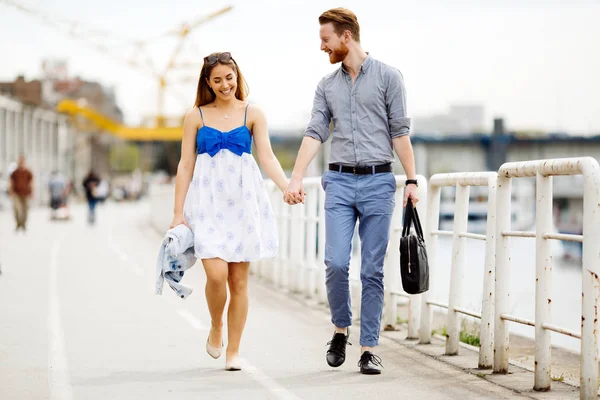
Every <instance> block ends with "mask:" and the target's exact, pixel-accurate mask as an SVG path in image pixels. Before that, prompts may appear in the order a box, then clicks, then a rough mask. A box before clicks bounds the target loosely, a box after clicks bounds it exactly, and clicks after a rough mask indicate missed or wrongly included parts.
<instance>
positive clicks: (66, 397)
mask: <svg viewBox="0 0 600 400" xmlns="http://www.w3.org/2000/svg"><path fill="white" fill-rule="evenodd" d="M64 238H65V234H63V235H62V236H60V237H59V238H58V239H56V240H55V241H54V243H53V245H52V253H51V255H50V266H49V271H48V276H49V283H48V386H49V388H50V400H71V399H73V389H72V388H71V379H70V377H69V365H68V362H67V354H66V349H65V334H64V331H63V328H62V322H61V316H60V301H59V298H58V280H57V275H58V252H59V250H60V246H61V244H62V241H63V240H64Z"/></svg>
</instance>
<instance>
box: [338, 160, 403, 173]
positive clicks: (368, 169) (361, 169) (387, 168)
mask: <svg viewBox="0 0 600 400" xmlns="http://www.w3.org/2000/svg"><path fill="white" fill-rule="evenodd" d="M329 170H330V171H337V172H346V173H349V174H354V175H371V174H379V173H381V172H392V171H393V168H392V163H387V164H380V165H368V166H356V167H350V166H347V165H341V164H329Z"/></svg>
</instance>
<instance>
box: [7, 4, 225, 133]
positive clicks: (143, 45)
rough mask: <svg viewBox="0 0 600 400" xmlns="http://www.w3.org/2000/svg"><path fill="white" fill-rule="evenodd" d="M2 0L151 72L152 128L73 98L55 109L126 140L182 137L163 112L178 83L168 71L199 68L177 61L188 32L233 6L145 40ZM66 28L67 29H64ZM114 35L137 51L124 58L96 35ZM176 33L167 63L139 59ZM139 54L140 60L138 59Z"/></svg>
mask: <svg viewBox="0 0 600 400" xmlns="http://www.w3.org/2000/svg"><path fill="white" fill-rule="evenodd" d="M0 3H3V4H7V5H9V6H12V7H14V8H16V9H18V10H20V11H22V12H25V13H27V14H30V15H34V16H36V17H38V18H40V19H41V20H42V21H43V22H44V23H46V24H48V25H50V26H52V27H53V28H57V29H62V30H63V31H66V32H65V33H66V34H67V35H69V36H72V37H74V38H76V39H78V40H83V41H85V42H86V43H87V44H88V45H91V46H92V47H93V48H94V49H95V50H97V51H100V52H102V53H103V54H105V55H107V56H110V57H112V58H115V59H118V60H119V61H122V62H124V63H126V64H127V65H128V66H130V67H132V68H136V69H141V70H143V71H145V72H147V73H150V74H151V75H152V76H153V77H154V78H155V79H156V80H157V82H158V99H157V110H158V111H157V115H155V117H154V121H152V125H153V126H150V127H128V126H125V125H123V124H120V123H118V122H115V121H113V120H112V119H110V118H109V117H107V116H105V115H102V114H101V113H99V112H97V111H96V110H94V109H93V108H91V107H89V106H87V105H85V104H81V103H80V102H77V101H74V100H62V101H61V102H59V104H58V105H57V107H56V110H57V111H58V112H61V113H65V114H68V115H70V116H72V117H73V119H75V118H76V117H78V116H82V117H84V118H86V119H87V120H89V121H90V122H91V123H93V124H94V125H95V126H96V127H98V128H99V129H102V130H104V131H107V132H110V133H112V134H114V135H115V136H118V137H120V138H122V139H125V140H135V141H174V140H181V136H182V127H181V126H180V125H178V126H167V117H166V116H165V113H164V103H165V94H166V91H167V87H168V86H169V85H170V84H172V83H175V82H172V81H169V77H168V76H169V74H170V73H171V72H172V71H174V70H176V69H179V68H186V67H196V69H197V67H198V66H196V65H193V64H192V65H190V64H184V63H181V62H178V57H179V56H180V54H181V51H182V49H183V46H184V44H185V41H186V40H187V39H188V37H189V34H190V33H191V32H192V31H193V30H195V29H197V28H199V27H200V26H202V25H203V24H205V23H207V22H209V21H211V20H213V19H215V18H217V17H219V16H221V15H223V14H226V13H228V12H229V11H231V10H232V9H233V7H231V6H227V7H223V8H221V9H219V10H217V11H215V12H212V13H210V14H208V15H205V16H202V17H200V18H199V19H197V20H195V21H193V22H191V23H183V24H181V25H180V26H178V27H177V28H175V29H171V30H169V31H167V32H165V33H163V34H161V35H158V36H156V37H154V38H151V39H148V40H145V41H139V40H138V41H131V40H128V39H124V38H117V37H116V35H115V34H114V32H112V31H102V30H97V29H96V30H86V29H85V28H84V29H82V28H81V24H78V23H77V22H75V21H67V20H64V19H56V18H54V17H52V16H50V15H48V14H47V13H45V12H43V11H40V10H36V9H34V8H32V7H29V6H26V5H24V4H22V3H20V2H17V1H15V0H0ZM65 28H66V29H65ZM99 36H100V37H102V36H105V37H112V38H113V39H117V40H119V41H120V43H123V44H126V45H131V46H134V47H135V52H134V55H133V57H132V58H129V59H128V58H124V57H120V56H117V55H116V53H115V52H113V51H112V50H111V48H110V46H106V45H105V44H101V43H98V42H97V39H96V38H97V37H99ZM169 36H175V37H176V38H177V39H178V42H177V44H176V46H175V49H174V50H173V52H172V53H171V55H170V57H169V58H168V62H167V64H166V65H165V66H164V68H162V69H161V70H159V69H158V68H157V67H156V66H155V65H154V63H153V62H152V60H151V59H150V58H149V57H148V58H146V59H145V60H143V62H140V61H139V58H140V57H141V56H143V55H144V53H145V51H146V49H147V47H148V46H149V44H150V43H151V42H153V41H155V40H158V39H162V38H164V37H169ZM136 57H137V58H138V59H136ZM196 79H197V76H193V77H189V78H187V79H185V80H184V81H179V82H177V83H182V82H193V81H195V80H196ZM182 119H183V118H179V121H178V122H179V123H180V124H181V121H182Z"/></svg>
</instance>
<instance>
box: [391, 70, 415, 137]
mask: <svg viewBox="0 0 600 400" xmlns="http://www.w3.org/2000/svg"><path fill="white" fill-rule="evenodd" d="M385 103H386V105H387V112H388V123H389V126H390V136H391V137H392V139H394V138H397V137H400V136H404V135H408V134H409V133H410V118H409V117H407V116H406V89H405V88H404V79H403V78H402V74H401V73H400V71H398V70H397V69H393V68H390V70H389V73H388V85H387V90H386V92H385Z"/></svg>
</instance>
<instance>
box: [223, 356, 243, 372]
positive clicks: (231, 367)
mask: <svg viewBox="0 0 600 400" xmlns="http://www.w3.org/2000/svg"><path fill="white" fill-rule="evenodd" d="M241 369H242V363H241V360H240V356H235V357H233V358H232V359H231V360H229V361H228V362H226V363H225V370H227V371H241Z"/></svg>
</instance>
